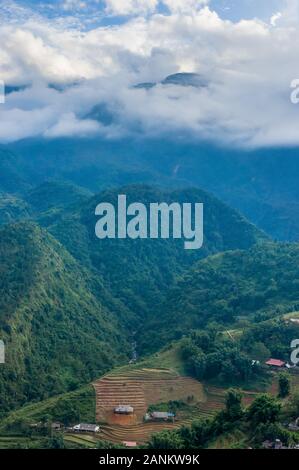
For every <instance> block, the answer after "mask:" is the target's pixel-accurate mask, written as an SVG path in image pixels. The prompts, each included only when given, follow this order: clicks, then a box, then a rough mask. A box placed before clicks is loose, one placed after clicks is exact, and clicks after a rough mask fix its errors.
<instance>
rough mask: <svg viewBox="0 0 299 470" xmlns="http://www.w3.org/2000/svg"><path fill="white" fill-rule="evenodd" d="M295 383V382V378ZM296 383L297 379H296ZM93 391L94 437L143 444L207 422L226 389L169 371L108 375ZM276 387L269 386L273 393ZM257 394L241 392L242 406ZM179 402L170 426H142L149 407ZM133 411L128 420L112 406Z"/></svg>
mask: <svg viewBox="0 0 299 470" xmlns="http://www.w3.org/2000/svg"><path fill="white" fill-rule="evenodd" d="M296 380H297V378H296ZM298 383H299V376H298ZM93 386H94V388H95V391H96V418H97V422H99V423H104V424H102V425H101V433H100V435H99V436H98V437H97V439H100V440H107V441H111V442H114V443H122V442H124V441H134V442H137V443H138V444H143V443H145V442H147V441H148V440H149V438H150V436H151V435H152V434H154V433H156V432H160V431H162V430H164V429H175V428H177V427H180V426H182V425H190V424H191V422H192V421H193V420H195V419H198V418H210V417H212V416H213V415H214V414H215V413H217V412H218V411H220V410H222V409H223V408H224V406H225V395H226V392H227V389H225V388H220V387H214V386H210V385H209V386H203V384H201V383H200V382H198V381H196V380H194V379H192V378H190V377H181V376H179V375H178V374H176V373H175V372H174V371H172V370H170V369H131V370H130V369H126V370H123V371H116V372H114V373H113V374H109V375H107V376H105V377H103V378H102V379H100V380H97V381H96V382H94V384H93ZM274 388H275V392H276V385H273V391H274ZM256 396H257V392H250V391H244V392H243V403H244V404H245V405H246V406H248V405H250V403H252V401H253V400H254V399H255V398H256ZM170 400H183V401H185V402H186V403H189V404H190V403H191V406H189V407H188V408H187V410H183V411H182V412H181V411H179V412H178V415H177V418H176V421H175V422H174V423H161V422H160V423H145V422H144V420H143V418H144V415H145V413H146V412H147V409H148V407H149V406H150V405H154V404H158V403H167V402H169V401H170ZM120 404H124V405H131V406H133V408H134V414H133V415H131V416H119V415H115V414H114V412H113V410H114V408H115V407H116V406H118V405H120Z"/></svg>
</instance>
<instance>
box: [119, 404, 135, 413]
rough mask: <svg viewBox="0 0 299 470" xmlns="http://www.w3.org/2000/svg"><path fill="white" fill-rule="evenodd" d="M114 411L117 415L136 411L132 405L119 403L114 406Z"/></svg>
mask: <svg viewBox="0 0 299 470" xmlns="http://www.w3.org/2000/svg"><path fill="white" fill-rule="evenodd" d="M114 413H115V414H117V415H131V414H133V413H134V408H133V406H130V405H119V406H118V407H116V408H114Z"/></svg>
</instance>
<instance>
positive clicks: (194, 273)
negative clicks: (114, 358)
mask: <svg viewBox="0 0 299 470" xmlns="http://www.w3.org/2000/svg"><path fill="white" fill-rule="evenodd" d="M296 310H299V245H298V244H279V243H277V244H275V243H264V244H261V245H257V246H255V247H253V248H251V249H250V250H248V251H240V250H237V251H232V252H226V253H221V254H217V255H215V256H211V257H209V258H207V259H205V260H203V261H200V262H198V263H195V265H194V266H193V267H192V268H191V269H190V270H189V271H188V272H187V273H185V275H184V276H183V277H182V278H181V279H180V281H179V282H178V283H177V285H176V286H175V288H174V289H172V290H170V291H169V292H168V295H167V298H166V300H165V302H164V304H161V305H160V308H159V309H158V310H157V311H156V312H155V315H153V317H152V321H150V322H149V323H148V325H147V329H146V331H147V332H151V331H155V335H154V336H153V335H151V334H150V333H143V334H142V335H140V338H141V346H142V348H144V349H145V350H148V349H149V350H153V349H157V348H159V347H161V346H162V345H165V344H167V343H168V342H169V341H170V340H171V339H175V338H179V337H181V336H182V335H183V334H186V333H188V332H189V331H190V330H192V329H196V328H204V327H206V326H207V324H208V323H211V322H213V321H214V322H217V323H218V324H223V325H225V324H226V325H229V324H233V323H234V322H235V321H236V320H238V319H239V318H245V319H248V320H251V321H252V322H253V323H254V322H256V321H261V320H263V319H267V318H275V317H277V315H278V314H281V313H285V312H288V311H296Z"/></svg>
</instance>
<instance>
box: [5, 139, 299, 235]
mask: <svg viewBox="0 0 299 470" xmlns="http://www.w3.org/2000/svg"><path fill="white" fill-rule="evenodd" d="M8 150H9V151H10V152H13V153H14V159H15V161H16V162H17V165H14V167H13V168H11V166H9V167H8V168H7V166H5V168H6V169H7V171H9V172H11V171H15V168H17V169H18V173H19V175H21V177H22V178H23V179H24V181H26V183H27V184H29V185H31V186H37V185H39V184H41V183H43V182H45V181H46V180H49V179H56V180H64V181H71V182H73V183H75V184H77V185H79V186H84V187H85V188H87V189H89V190H91V191H92V192H94V193H98V192H99V191H100V190H101V189H105V188H110V187H116V186H121V185H125V184H132V183H147V184H157V185H161V186H166V187H173V188H178V187H187V186H196V187H200V188H202V189H204V190H207V191H211V192H212V193H214V194H215V195H216V196H217V197H218V198H220V199H221V200H223V201H225V202H227V203H228V204H229V205H230V206H232V207H234V208H235V209H238V210H240V211H241V212H242V214H244V215H245V216H246V217H247V218H248V219H249V220H250V221H252V222H253V223H255V224H256V225H257V226H258V227H259V228H261V229H263V230H265V231H266V232H267V233H268V234H269V235H271V236H272V237H273V238H275V239H280V240H288V241H297V240H298V239H299V226H298V217H297V214H298V212H299V209H298V204H299V193H298V184H297V182H298V178H299V157H298V149H297V148H281V149H280V148H275V149H261V150H244V149H235V148H226V147H219V146H217V145H214V144H211V143H205V142H198V141H194V140H192V139H190V138H187V137H186V136H178V137H177V139H174V138H172V139H170V138H169V139H167V138H164V139H163V140H162V139H154V138H143V139H141V138H136V137H135V138H129V137H128V138H125V139H122V140H118V139H116V140H102V139H75V138H71V139H67V138H66V139H53V140H45V139H41V140H39V139H35V140H32V139H27V140H25V141H21V142H19V143H16V144H13V145H10V146H8V147H6V151H8ZM0 165H1V163H0ZM0 168H2V167H1V166H0ZM0 174H1V177H2V179H3V176H2V175H3V170H2V171H1V172H0ZM9 175H10V173H9V174H8V175H7V176H6V180H10V176H9ZM1 177H0V189H1V186H2V185H1ZM17 186H18V187H20V184H18V185H17ZM2 190H5V191H8V188H7V187H6V188H4V187H3V188H2Z"/></svg>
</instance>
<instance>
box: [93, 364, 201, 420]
mask: <svg viewBox="0 0 299 470" xmlns="http://www.w3.org/2000/svg"><path fill="white" fill-rule="evenodd" d="M93 386H94V388H95V391H96V419H97V421H98V422H106V423H108V424H118V425H123V426H127V425H136V424H138V423H139V424H140V423H143V417H144V415H145V413H146V412H147V409H148V407H149V405H152V404H157V403H163V402H168V401H170V400H187V399H188V397H189V398H190V397H193V400H194V402H195V403H197V402H204V401H206V397H205V393H204V390H203V386H202V385H201V384H200V383H199V382H197V381H196V380H194V379H191V378H189V377H180V376H178V375H177V374H176V373H174V372H172V371H171V370H168V369H139V370H131V371H129V372H128V373H126V374H119V375H107V376H105V377H103V378H102V379H100V380H98V381H96V382H95V383H94V384H93ZM120 404H122V405H130V406H133V408H134V414H133V415H131V416H120V415H115V414H114V412H113V410H114V408H115V407H117V406H118V405H120Z"/></svg>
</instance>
